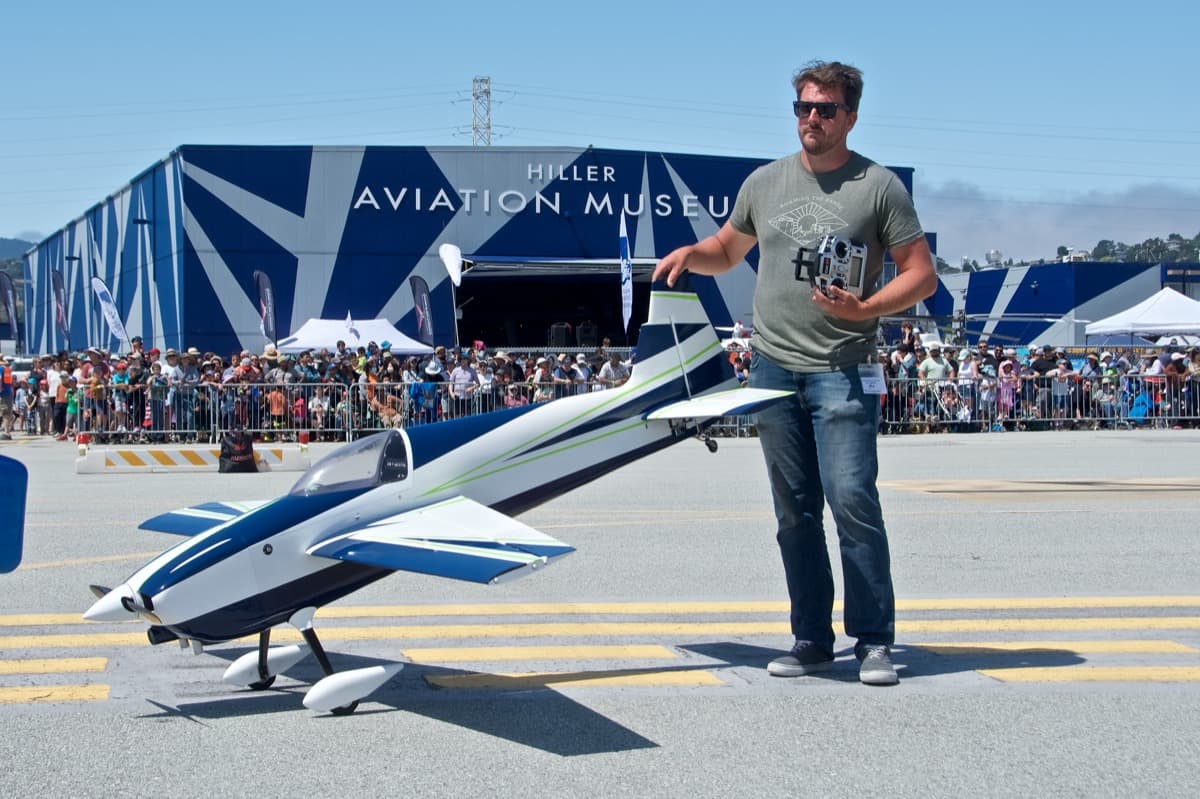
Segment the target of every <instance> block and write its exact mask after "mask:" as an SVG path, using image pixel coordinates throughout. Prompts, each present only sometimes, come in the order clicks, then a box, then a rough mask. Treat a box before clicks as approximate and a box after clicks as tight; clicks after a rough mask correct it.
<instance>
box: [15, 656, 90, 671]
mask: <svg viewBox="0 0 1200 799" xmlns="http://www.w3.org/2000/svg"><path fill="white" fill-rule="evenodd" d="M107 667H108V658H31V659H28V660H0V674H72V673H79V672H88V671H104V669H105V668H107Z"/></svg>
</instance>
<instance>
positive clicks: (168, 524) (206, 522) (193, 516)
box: [138, 499, 270, 536]
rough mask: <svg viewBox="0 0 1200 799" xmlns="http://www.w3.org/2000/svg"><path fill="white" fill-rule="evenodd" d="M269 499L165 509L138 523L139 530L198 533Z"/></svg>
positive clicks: (233, 517) (264, 503)
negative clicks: (163, 511)
mask: <svg viewBox="0 0 1200 799" xmlns="http://www.w3.org/2000/svg"><path fill="white" fill-rule="evenodd" d="M269 501H270V500H266V499H259V500H249V501H246V502H206V503H204V504H203V505H193V506H191V507H190V508H180V509H179V510H172V511H167V512H166V513H162V514H159V515H158V516H155V517H153V518H151V519H147V520H146V521H144V522H142V523H141V524H140V525H138V529H139V530H150V531H152V532H155V533H171V534H172V535H188V536H191V535H200V533H203V532H207V531H209V530H211V529H212V528H214V527H216V526H217V525H219V524H224V523H225V522H227V521H229V520H231V519H236V518H237V517H238V516H241V515H242V514H243V513H249V512H250V511H252V510H254V509H255V508H261V507H262V506H263V505H266V504H267V503H268V502H269Z"/></svg>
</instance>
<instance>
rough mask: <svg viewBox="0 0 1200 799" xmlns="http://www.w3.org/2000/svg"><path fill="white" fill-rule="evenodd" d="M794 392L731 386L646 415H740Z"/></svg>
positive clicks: (684, 417) (703, 416)
mask: <svg viewBox="0 0 1200 799" xmlns="http://www.w3.org/2000/svg"><path fill="white" fill-rule="evenodd" d="M793 393H794V392H791V391H779V390H776V389H771V388H730V389H726V390H724V391H714V392H712V393H711V394H701V395H700V396H698V397H692V398H691V399H686V400H680V401H679V402H672V403H670V404H669V405H663V406H662V407H661V408H655V409H654V410H653V411H650V413H648V414H646V418H647V419H709V418H712V417H714V416H740V415H742V414H746V413H753V412H754V411H756V410H758V409H760V408H763V407H765V406H767V405H771V404H773V403H775V402H778V401H780V400H782V399H784V398H786V397H790V396H792V394H793Z"/></svg>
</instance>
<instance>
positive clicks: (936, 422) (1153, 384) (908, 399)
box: [880, 375, 1200, 433]
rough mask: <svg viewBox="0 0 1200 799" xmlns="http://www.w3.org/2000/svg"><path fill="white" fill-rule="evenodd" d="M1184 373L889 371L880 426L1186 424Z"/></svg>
mask: <svg viewBox="0 0 1200 799" xmlns="http://www.w3.org/2000/svg"><path fill="white" fill-rule="evenodd" d="M1198 388H1200V387H1198V386H1195V385H1193V383H1192V382H1191V381H1190V380H1184V379H1175V380H1173V379H1170V378H1166V377H1150V376H1142V375H1125V376H1119V377H1109V378H1100V379H1089V378H1082V377H1079V376H1077V375H1070V376H1065V377H1063V378H1058V377H1032V376H1021V377H1019V378H1015V379H1010V380H997V379H996V378H991V377H982V378H975V379H965V378H964V379H952V380H940V381H928V380H920V379H891V380H889V381H888V386H887V393H886V394H885V395H884V396H883V397H882V398H881V403H882V411H883V412H882V420H881V424H880V432H882V433H912V432H1003V431H1014V430H1063V429H1112V428H1131V427H1144V426H1150V427H1182V426H1184V425H1187V426H1189V427H1193V426H1197V424H1200V390H1198Z"/></svg>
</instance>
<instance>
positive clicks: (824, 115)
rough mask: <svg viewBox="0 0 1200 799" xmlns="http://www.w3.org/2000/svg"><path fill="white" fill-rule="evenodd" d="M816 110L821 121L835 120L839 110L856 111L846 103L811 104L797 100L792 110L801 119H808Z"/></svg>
mask: <svg viewBox="0 0 1200 799" xmlns="http://www.w3.org/2000/svg"><path fill="white" fill-rule="evenodd" d="M814 108H815V109H817V116H819V117H820V118H821V119H833V118H834V117H835V116H837V112H838V109H839V108H844V109H846V111H852V110H854V109H852V108H851V107H850V106H848V105H846V104H845V103H810V102H807V101H806V100H796V101H795V102H793V103H792V110H793V111H795V112H796V116H798V117H800V118H801V119H806V118H807V117H808V115H809V114H811V113H812V110H813V109H814Z"/></svg>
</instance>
